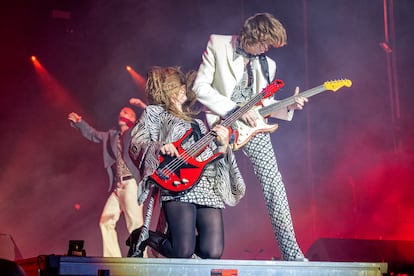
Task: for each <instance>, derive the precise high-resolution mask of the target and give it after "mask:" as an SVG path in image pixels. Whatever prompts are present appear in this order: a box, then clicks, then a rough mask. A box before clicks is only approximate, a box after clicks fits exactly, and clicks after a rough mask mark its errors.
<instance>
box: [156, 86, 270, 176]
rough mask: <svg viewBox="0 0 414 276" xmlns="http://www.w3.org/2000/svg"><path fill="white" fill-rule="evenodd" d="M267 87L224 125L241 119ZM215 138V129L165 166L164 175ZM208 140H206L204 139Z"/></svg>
mask: <svg viewBox="0 0 414 276" xmlns="http://www.w3.org/2000/svg"><path fill="white" fill-rule="evenodd" d="M266 90H267V88H265V89H263V91H262V93H258V94H256V95H255V96H254V97H253V98H252V99H250V101H249V102H248V103H247V104H245V105H244V106H242V107H240V108H239V109H237V110H236V111H234V112H233V113H232V114H230V115H229V116H228V117H227V118H226V119H225V120H224V121H223V122H222V125H223V126H224V127H229V126H230V125H231V124H232V123H234V122H235V121H236V120H237V119H239V117H240V114H243V113H245V112H247V111H248V110H249V109H250V108H251V107H252V106H253V105H255V104H256V103H257V102H259V100H261V99H262V98H263V97H264V92H266ZM214 138H215V136H214V135H213V131H209V132H208V133H207V134H206V135H204V136H203V137H201V138H200V140H198V141H197V142H196V143H194V144H193V145H192V148H190V149H188V152H186V151H183V152H182V153H181V154H180V155H179V156H177V157H176V158H174V159H173V160H172V161H171V162H170V163H168V164H167V165H165V166H164V168H163V169H162V172H163V174H164V175H166V176H168V177H170V176H171V175H173V173H174V171H175V170H176V169H178V168H180V167H181V166H182V165H183V164H184V163H187V161H188V160H190V159H191V158H195V156H193V155H195V154H196V153H198V152H200V151H201V150H202V149H204V148H206V147H207V146H208V144H209V143H210V142H211V141H212V140H213V139H214ZM204 140H206V141H204Z"/></svg>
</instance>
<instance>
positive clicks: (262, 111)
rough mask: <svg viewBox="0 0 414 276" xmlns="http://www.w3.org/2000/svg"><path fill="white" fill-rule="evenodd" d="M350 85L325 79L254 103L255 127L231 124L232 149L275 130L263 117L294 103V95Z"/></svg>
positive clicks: (299, 95)
mask: <svg viewBox="0 0 414 276" xmlns="http://www.w3.org/2000/svg"><path fill="white" fill-rule="evenodd" d="M351 85H352V81H350V80H348V79H341V80H332V81H326V82H325V83H324V84H322V85H319V86H317V87H314V88H311V89H309V90H306V91H304V92H301V93H299V94H298V95H293V96H291V97H288V98H286V99H283V100H281V101H278V102H275V103H273V104H270V105H268V106H263V105H260V106H257V105H256V106H255V107H253V108H252V110H253V111H255V112H256V113H257V114H258V119H257V120H256V127H250V126H248V125H246V124H245V123H244V122H243V121H241V120H238V121H236V122H235V123H234V124H233V127H234V135H235V140H234V144H232V148H233V150H238V149H240V148H241V147H243V146H244V145H245V144H246V143H247V142H249V141H250V139H251V138H252V137H253V136H254V135H255V134H256V133H260V132H273V131H275V130H276V129H277V128H278V124H273V125H269V124H267V123H266V119H265V118H267V117H269V116H270V115H271V114H272V113H273V112H275V111H276V110H279V109H282V108H286V107H287V106H289V105H291V104H293V103H295V98H296V97H305V98H309V97H311V96H314V95H317V94H319V93H321V92H324V91H327V90H330V91H333V92H336V91H338V90H339V89H340V88H342V87H343V86H346V87H350V86H351Z"/></svg>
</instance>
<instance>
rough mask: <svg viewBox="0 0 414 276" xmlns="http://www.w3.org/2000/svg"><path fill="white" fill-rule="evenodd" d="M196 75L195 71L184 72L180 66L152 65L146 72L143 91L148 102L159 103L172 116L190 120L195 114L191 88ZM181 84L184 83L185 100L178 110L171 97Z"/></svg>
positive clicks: (194, 100)
mask: <svg viewBox="0 0 414 276" xmlns="http://www.w3.org/2000/svg"><path fill="white" fill-rule="evenodd" d="M195 77H196V72H195V71H190V72H188V73H187V74H185V73H184V72H183V71H182V70H181V68H180V67H173V66H169V67H160V66H154V67H152V68H151V69H150V70H149V71H148V74H147V82H146V85H145V92H146V94H147V98H148V101H149V103H150V104H155V105H160V106H163V107H164V108H165V110H167V111H168V112H170V113H171V114H173V115H174V116H176V117H178V118H181V119H183V120H186V121H191V120H192V116H194V115H195V114H197V113H198V112H197V111H196V110H192V107H193V105H194V103H195V102H196V94H195V92H194V91H193V90H192V87H193V83H194V80H195ZM182 85H185V88H186V95H187V100H186V101H185V103H184V104H183V106H182V111H181V110H179V109H178V108H177V107H176V105H175V103H174V102H173V99H174V98H175V97H176V96H177V95H178V93H179V91H180V88H181V86H182Z"/></svg>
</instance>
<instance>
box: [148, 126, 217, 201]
mask: <svg viewBox="0 0 414 276" xmlns="http://www.w3.org/2000/svg"><path fill="white" fill-rule="evenodd" d="M191 132H192V130H191V129H190V130H188V131H187V132H186V133H185V134H184V136H183V137H182V138H181V139H179V140H178V141H176V142H174V143H173V144H174V146H175V147H176V149H177V150H178V153H179V156H178V157H176V156H174V157H171V156H168V155H161V156H160V158H159V160H160V165H159V166H158V168H157V169H156V170H155V171H154V172H153V173H152V175H150V176H149V181H152V182H153V183H155V184H156V185H158V186H159V187H160V188H162V189H163V190H166V191H168V192H170V193H173V194H180V193H184V192H188V191H190V190H191V188H193V187H194V185H195V184H197V183H198V181H199V180H200V178H201V175H202V173H203V171H204V169H205V166H206V165H207V164H208V163H210V162H212V161H213V160H215V159H216V158H217V157H219V156H220V155H221V153H216V154H214V155H212V156H211V157H210V158H208V159H207V160H205V161H197V160H196V158H195V157H193V156H190V155H188V154H187V153H186V152H185V150H184V149H183V148H182V146H181V144H182V143H183V141H185V139H187V137H188V136H189V135H190V134H191ZM206 147H207V146H206ZM206 147H205V148H206ZM205 148H204V149H205Z"/></svg>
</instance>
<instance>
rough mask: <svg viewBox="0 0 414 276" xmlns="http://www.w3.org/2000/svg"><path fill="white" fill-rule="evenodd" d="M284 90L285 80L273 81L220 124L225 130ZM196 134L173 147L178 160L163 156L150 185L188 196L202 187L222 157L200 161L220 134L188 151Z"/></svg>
mask: <svg viewBox="0 0 414 276" xmlns="http://www.w3.org/2000/svg"><path fill="white" fill-rule="evenodd" d="M283 86H284V83H283V81H282V80H275V81H273V82H272V83H270V84H269V85H268V86H266V87H265V88H264V89H263V90H262V91H261V92H260V93H258V94H256V95H255V96H254V97H253V98H252V99H250V100H249V101H248V102H247V103H246V104H245V105H243V106H241V107H238V108H237V109H236V110H235V111H233V112H232V113H231V114H230V115H228V116H227V117H226V118H225V119H224V120H223V121H222V122H221V123H220V124H221V125H222V126H224V127H230V126H231V125H232V124H233V123H234V122H236V121H237V120H238V119H239V118H240V117H241V116H242V115H243V114H244V113H246V112H247V111H249V110H250V109H251V108H252V107H253V106H254V105H256V104H257V103H259V102H260V101H261V100H262V99H264V98H267V97H270V96H271V95H273V94H274V93H276V91H277V90H279V89H280V88H281V87H283ZM192 132H193V131H192V129H190V130H188V131H187V132H186V133H185V134H184V136H183V137H182V138H181V139H179V140H178V141H176V142H174V143H173V144H174V146H175V147H176V148H177V150H178V153H179V155H178V157H175V156H174V157H170V156H166V155H161V156H160V165H159V166H158V168H157V169H156V170H155V171H154V172H153V174H152V175H150V177H149V181H151V182H153V183H155V184H156V185H158V186H159V187H160V188H162V189H164V190H166V191H168V192H169V193H171V194H180V193H185V192H188V191H189V190H190V189H191V188H192V187H193V186H194V185H196V184H197V183H198V181H199V179H200V177H201V174H202V173H203V171H204V168H205V166H206V165H207V164H208V163H210V162H211V161H213V160H215V159H217V158H218V157H219V156H221V155H222V153H216V154H214V155H213V156H211V157H210V158H208V159H207V160H205V161H202V162H200V161H197V160H196V157H197V156H198V155H199V154H200V153H201V152H202V151H203V150H205V149H206V147H207V146H208V145H209V144H210V143H211V142H212V141H213V140H214V139H215V138H216V134H215V133H214V132H213V131H209V132H208V133H206V134H205V135H204V136H203V137H201V138H200V140H198V141H197V142H195V143H194V144H193V145H191V147H190V148H188V149H186V150H184V149H183V148H182V147H181V144H182V142H183V141H185V139H187V138H188V137H189V135H190V134H192Z"/></svg>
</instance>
